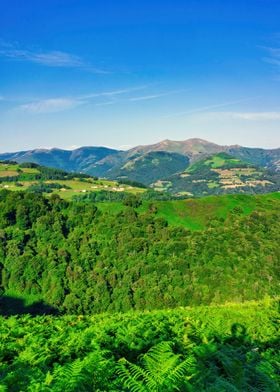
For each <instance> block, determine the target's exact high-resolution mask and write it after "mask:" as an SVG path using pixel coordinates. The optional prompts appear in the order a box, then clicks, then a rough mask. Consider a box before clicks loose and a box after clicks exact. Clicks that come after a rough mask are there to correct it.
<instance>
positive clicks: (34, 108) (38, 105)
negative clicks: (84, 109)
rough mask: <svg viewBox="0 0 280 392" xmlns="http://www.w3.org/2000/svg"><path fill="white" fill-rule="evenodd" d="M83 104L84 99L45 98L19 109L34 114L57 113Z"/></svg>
mask: <svg viewBox="0 0 280 392" xmlns="http://www.w3.org/2000/svg"><path fill="white" fill-rule="evenodd" d="M81 104H82V101H79V100H76V99H69V98H52V99H43V100H39V101H35V102H30V103H26V104H24V105H20V106H18V108H17V109H18V110H20V111H23V112H28V113H33V114H41V113H55V112H61V111H64V110H69V109H73V108H75V107H77V106H79V105H81Z"/></svg>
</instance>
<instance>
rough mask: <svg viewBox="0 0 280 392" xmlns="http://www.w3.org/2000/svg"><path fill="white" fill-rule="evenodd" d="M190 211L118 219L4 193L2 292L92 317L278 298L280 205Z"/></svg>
mask: <svg viewBox="0 0 280 392" xmlns="http://www.w3.org/2000/svg"><path fill="white" fill-rule="evenodd" d="M249 200H250V199H248V201H249ZM131 202H132V203H131ZM188 203H189V202H188ZM191 203H192V201H190V204H187V203H186V210H187V211H189V212H187V213H186V214H185V216H183V215H182V214H181V211H182V206H183V205H182V204H180V201H178V202H176V203H175V204H174V209H175V213H174V212H172V211H170V204H169V202H167V204H166V205H165V204H164V203H162V204H161V203H160V202H158V206H160V205H162V207H161V208H162V209H160V207H159V211H157V205H156V204H154V203H150V204H147V205H145V204H144V205H142V206H139V204H135V200H124V205H123V208H122V209H120V210H119V211H118V210H116V211H115V208H114V205H113V206H112V207H111V209H108V204H107V205H106V207H107V209H102V208H100V207H99V204H98V205H97V206H96V205H95V204H93V203H91V202H70V203H69V202H66V201H63V200H62V199H60V198H59V196H57V195H53V196H51V197H50V198H45V197H43V196H42V195H41V194H35V193H28V192H7V191H6V192H0V257H1V269H2V273H1V276H2V283H1V287H2V290H3V292H4V294H6V295H10V296H13V297H14V296H19V295H20V296H24V297H25V298H26V299H28V300H31V301H32V300H43V301H45V302H46V304H47V305H49V306H51V307H53V308H55V309H57V310H59V311H60V312H66V313H87V314H90V313H96V312H97V313H98V312H104V311H128V310H130V309H136V310H137V309H138V310H145V309H150V310H151V309H158V308H160V309H164V308H173V307H176V306H178V305H181V306H186V305H200V304H212V303H215V304H217V303H225V302H226V301H232V300H233V301H237V302H242V301H245V300H259V299H262V298H263V297H264V296H265V295H270V296H273V295H277V293H279V271H278V263H279V254H278V250H279V247H278V243H279V242H280V238H279V233H280V231H279V211H280V208H279V204H280V201H279V198H278V197H276V196H271V197H268V196H265V198H264V200H261V199H260V201H258V199H257V198H256V199H255V200H252V201H251V202H248V203H247V202H246V199H245V200H243V201H242V200H241V201H238V202H237V201H235V200H234V199H230V198H229V199H225V200H224V202H222V203H221V206H219V205H218V204H217V203H218V200H217V199H216V200H215V199H214V200H212V201H211V199H210V200H208V201H207V200H206V201H200V200H199V201H194V204H191ZM203 203H204V204H203ZM101 204H102V203H101ZM207 204H208V205H207ZM211 205H213V208H212V210H211ZM245 205H248V207H247V210H245ZM167 206H168V207H167ZM242 206H243V207H242ZM168 208H169V209H168ZM242 208H243V209H242ZM141 209H142V211H141ZM250 209H251V210H252V211H251V212H250ZM191 210H195V211H196V213H194V214H192V213H191ZM207 211H208V212H207ZM176 214H177V217H176ZM164 215H165V216H166V217H168V216H169V220H172V219H173V222H172V223H173V225H169V224H168V219H167V220H166V219H165V217H163V216H164ZM204 215H205V217H204ZM189 216H190V218H189ZM175 223H177V225H175ZM179 223H180V225H178V224H179ZM184 226H185V227H184ZM188 228H191V229H200V230H186V229H188ZM256 285H257V286H256Z"/></svg>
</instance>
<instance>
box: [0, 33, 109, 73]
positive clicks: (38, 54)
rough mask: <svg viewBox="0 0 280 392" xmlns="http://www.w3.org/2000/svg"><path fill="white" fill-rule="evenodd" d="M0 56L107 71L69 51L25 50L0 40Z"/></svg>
mask: <svg viewBox="0 0 280 392" xmlns="http://www.w3.org/2000/svg"><path fill="white" fill-rule="evenodd" d="M0 56H1V57H6V58H8V59H12V60H16V61H29V62H32V63H36V64H40V65H45V66H47V67H58V68H82V69H84V70H86V71H89V72H93V73H102V74H103V73H109V72H108V71H106V70H103V69H98V68H96V67H93V66H92V65H91V64H88V63H87V62H85V61H84V60H83V59H82V58H81V57H79V56H76V55H74V54H71V53H67V52H63V51H59V50H53V51H48V52H44V51H32V50H26V49H21V48H18V46H14V45H13V44H10V43H5V42H3V41H0Z"/></svg>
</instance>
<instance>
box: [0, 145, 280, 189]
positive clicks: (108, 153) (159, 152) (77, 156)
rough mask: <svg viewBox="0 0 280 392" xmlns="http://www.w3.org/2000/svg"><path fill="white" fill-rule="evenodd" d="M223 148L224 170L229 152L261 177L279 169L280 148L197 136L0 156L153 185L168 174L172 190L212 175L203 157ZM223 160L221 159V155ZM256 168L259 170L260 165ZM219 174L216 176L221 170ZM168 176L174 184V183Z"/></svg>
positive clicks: (238, 162)
mask: <svg viewBox="0 0 280 392" xmlns="http://www.w3.org/2000/svg"><path fill="white" fill-rule="evenodd" d="M219 154H225V155H224V156H223V158H224V160H225V161H226V163H225V165H226V167H223V166H221V167H219V169H220V170H222V169H226V168H227V165H228V161H229V160H230V158H235V159H236V160H237V161H236V163H237V166H238V167H239V168H240V165H241V166H242V162H243V169H248V167H247V165H251V166H254V167H255V172H256V171H257V172H258V173H262V176H258V179H257V180H258V181H268V180H267V177H268V172H269V173H274V174H275V175H277V177H278V174H279V172H280V148H277V149H262V148H249V147H243V146H238V145H232V146H223V145H218V144H215V143H211V142H208V141H206V140H202V139H197V138H195V139H188V140H185V141H172V140H163V141H161V142H159V143H156V144H151V145H140V146H137V147H134V148H131V149H129V150H127V151H121V150H116V149H111V148H106V147H80V148H78V149H75V150H72V151H71V150H63V149H58V148H53V149H35V150H29V151H19V152H14V153H4V154H0V160H12V161H16V162H19V163H23V162H34V163H37V164H39V165H43V166H49V167H55V168H59V169H63V170H66V171H72V172H79V173H87V174H90V175H92V176H97V177H104V178H108V179H128V180H132V181H138V182H142V183H144V184H145V185H149V186H153V187H155V188H157V187H158V184H159V183H157V181H163V180H168V181H169V189H171V190H172V191H173V192H175V190H176V192H177V191H180V192H183V191H188V188H189V187H188V186H186V184H187V183H189V182H190V180H195V181H198V180H200V179H201V173H204V174H205V173H206V172H205V168H208V169H209V170H210V171H209V170H208V174H210V177H211V176H212V177H213V176H214V174H213V173H214V172H213V170H212V169H213V168H212V169H211V167H210V166H208V164H207V163H206V164H205V162H207V159H208V158H210V157H212V159H215V158H213V157H215V156H218V157H219ZM220 158H221V157H220ZM218 159H219V158H218ZM197 162H204V164H202V165H200V166H199V165H198V166H195V167H196V170H195V173H196V178H195V179H194V178H193V175H194V172H193V173H192V175H191V176H189V174H190V173H188V170H190V167H193V165H195V164H196V163H197ZM219 162H220V163H221V160H219ZM231 163H232V162H231ZM257 168H258V169H261V170H260V171H258V170H257ZM214 169H215V168H214ZM231 169H234V167H231ZM251 169H252V167H251ZM198 172H199V173H198ZM184 173H185V174H184ZM247 173H248V170H247ZM243 174H244V173H243ZM197 176H198V178H197ZM215 176H216V180H217V179H218V177H217V176H218V172H217V171H216V172H215ZM188 177H190V178H188ZM250 179H251V180H250V181H254V180H256V178H253V179H252V178H251V177H250ZM270 179H271V174H270ZM170 182H171V184H173V185H174V184H176V186H174V187H173V186H170ZM213 184H214V185H213ZM215 184H216V185H215ZM217 184H219V181H218V183H217V181H214V182H213V183H212V184H211V185H210V188H211V187H212V189H214V188H218V186H217ZM263 184H264V183H263ZM228 185H229V186H230V184H228ZM160 188H164V189H165V186H163V187H162V186H160ZM186 188H187V189H186Z"/></svg>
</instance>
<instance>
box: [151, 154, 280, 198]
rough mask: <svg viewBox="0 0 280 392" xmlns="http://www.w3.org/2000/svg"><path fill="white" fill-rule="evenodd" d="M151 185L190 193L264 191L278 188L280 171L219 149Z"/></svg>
mask: <svg viewBox="0 0 280 392" xmlns="http://www.w3.org/2000/svg"><path fill="white" fill-rule="evenodd" d="M153 188H154V189H156V190H168V191H169V192H171V193H175V194H185V195H189V196H190V195H193V196H203V195H209V194H223V193H267V192H273V191H278V190H279V189H280V175H279V173H277V172H269V171H267V170H265V169H263V168H262V169H260V168H258V167H255V166H253V165H251V164H249V163H246V162H244V161H241V160H240V159H238V158H234V157H232V156H231V155H228V154H226V153H219V154H215V155H212V156H211V157H207V158H205V159H203V160H200V161H198V162H195V163H193V164H192V165H190V166H189V167H188V168H187V169H186V170H185V171H183V172H181V173H178V174H175V175H173V176H170V177H169V178H166V179H165V180H164V181H162V180H161V181H156V182H155V183H154V184H153Z"/></svg>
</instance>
